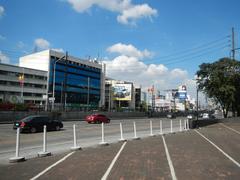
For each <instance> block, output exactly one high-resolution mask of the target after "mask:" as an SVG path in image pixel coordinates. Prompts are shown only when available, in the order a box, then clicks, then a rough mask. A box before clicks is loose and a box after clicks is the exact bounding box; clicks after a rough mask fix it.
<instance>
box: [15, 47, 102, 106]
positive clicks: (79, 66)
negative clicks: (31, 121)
mask: <svg viewBox="0 0 240 180" xmlns="http://www.w3.org/2000/svg"><path fill="white" fill-rule="evenodd" d="M19 65H20V66H21V67H25V68H33V69H38V70H42V71H46V72H47V80H46V81H47V87H46V92H45V98H46V105H48V106H46V107H49V108H50V107H51V108H57V107H60V106H62V105H64V106H65V107H66V106H68V107H85V108H98V107H102V106H103V105H104V104H105V102H104V101H105V99H104V97H105V65H104V64H101V63H99V62H98V61H95V60H94V61H93V60H83V59H79V58H76V57H73V56H69V55H68V54H67V53H66V54H64V53H61V52H57V51H53V50H45V51H41V52H37V53H34V54H30V55H27V56H24V57H21V58H20V61H19Z"/></svg>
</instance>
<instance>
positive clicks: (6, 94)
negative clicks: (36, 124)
mask: <svg viewBox="0 0 240 180" xmlns="http://www.w3.org/2000/svg"><path fill="white" fill-rule="evenodd" d="M46 91H47V71H42V70H36V69H30V68H24V67H19V66H14V65H9V64H1V63H0V102H9V103H32V104H44V103H45V99H44V95H46Z"/></svg>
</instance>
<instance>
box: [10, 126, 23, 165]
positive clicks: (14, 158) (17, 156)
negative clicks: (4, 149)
mask: <svg viewBox="0 0 240 180" xmlns="http://www.w3.org/2000/svg"><path fill="white" fill-rule="evenodd" d="M19 143H20V128H17V134H16V155H15V157H12V158H10V159H9V162H10V163H14V162H20V161H25V158H24V157H19Z"/></svg>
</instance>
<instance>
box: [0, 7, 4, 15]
mask: <svg viewBox="0 0 240 180" xmlns="http://www.w3.org/2000/svg"><path fill="white" fill-rule="evenodd" d="M4 11H5V10H4V7H3V6H0V17H2V16H3V14H4Z"/></svg>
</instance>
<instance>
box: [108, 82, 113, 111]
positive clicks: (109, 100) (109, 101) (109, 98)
mask: <svg viewBox="0 0 240 180" xmlns="http://www.w3.org/2000/svg"><path fill="white" fill-rule="evenodd" d="M108 88H109V89H108V92H109V97H108V112H110V111H111V95H112V93H111V92H112V91H111V84H109V87H108Z"/></svg>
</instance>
